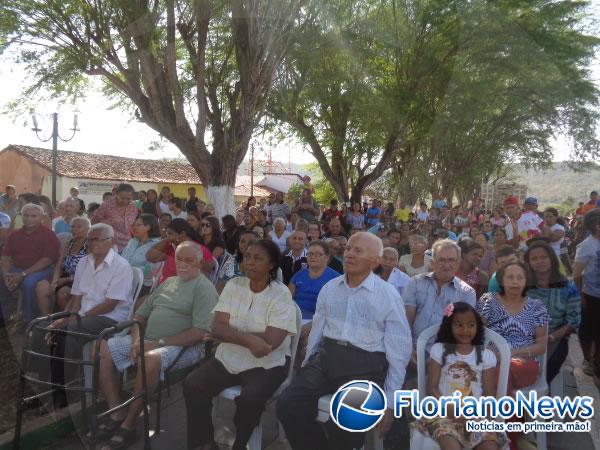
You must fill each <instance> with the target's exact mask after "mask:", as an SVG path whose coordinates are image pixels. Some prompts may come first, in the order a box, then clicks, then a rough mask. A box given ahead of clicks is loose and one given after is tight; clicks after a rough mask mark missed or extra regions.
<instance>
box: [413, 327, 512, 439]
mask: <svg viewBox="0 0 600 450" xmlns="http://www.w3.org/2000/svg"><path fill="white" fill-rule="evenodd" d="M439 328H440V326H439V325H434V326H432V327H429V328H427V329H426V330H424V331H423V332H422V333H421V334H420V335H419V338H418V339H417V379H418V389H419V397H420V398H424V397H425V396H427V373H426V360H427V356H426V354H425V348H426V347H427V343H428V342H429V340H430V339H432V338H433V337H435V336H436V335H437V332H438V330H439ZM485 341H486V347H487V345H488V344H489V343H490V342H492V343H493V344H494V346H495V347H496V348H497V349H498V352H499V353H500V361H499V362H500V374H499V376H498V385H497V388H496V398H500V397H504V396H505V395H506V390H507V386H508V371H509V369H510V347H509V345H508V343H507V342H506V340H505V339H504V338H503V337H502V336H500V335H499V334H498V333H496V332H495V331H492V330H489V329H487V328H486V330H485ZM439 448H440V446H439V445H438V443H437V442H436V441H434V440H433V439H431V438H430V437H429V436H425V435H424V434H422V433H421V432H420V431H419V430H418V429H416V428H414V429H413V430H412V432H411V438H410V450H439Z"/></svg>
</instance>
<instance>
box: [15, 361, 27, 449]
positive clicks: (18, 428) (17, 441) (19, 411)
mask: <svg viewBox="0 0 600 450" xmlns="http://www.w3.org/2000/svg"><path fill="white" fill-rule="evenodd" d="M23 375H24V374H23V368H21V369H20V370H19V394H18V396H17V420H16V422H15V434H14V438H13V449H16V450H19V446H20V445H21V424H22V422H23V394H24V392H25V379H24V378H23Z"/></svg>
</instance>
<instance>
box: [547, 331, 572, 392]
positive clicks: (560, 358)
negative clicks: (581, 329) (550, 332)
mask: <svg viewBox="0 0 600 450" xmlns="http://www.w3.org/2000/svg"><path fill="white" fill-rule="evenodd" d="M568 354H569V339H568V338H567V339H561V340H560V341H558V342H557V343H556V344H555V345H550V346H549V347H548V363H547V368H546V381H547V382H548V383H551V382H552V380H554V377H556V375H558V372H559V370H560V368H561V367H562V365H563V363H564V362H565V359H567V355H568Z"/></svg>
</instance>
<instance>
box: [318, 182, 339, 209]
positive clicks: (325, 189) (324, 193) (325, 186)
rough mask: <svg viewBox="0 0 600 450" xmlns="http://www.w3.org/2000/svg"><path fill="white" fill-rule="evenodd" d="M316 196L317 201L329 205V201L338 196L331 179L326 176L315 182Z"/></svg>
mask: <svg viewBox="0 0 600 450" xmlns="http://www.w3.org/2000/svg"><path fill="white" fill-rule="evenodd" d="M313 188H314V196H315V199H316V200H317V203H319V204H321V205H329V202H331V200H333V199H334V198H337V194H336V192H335V189H334V188H333V186H332V185H331V183H330V182H329V181H327V180H326V179H325V178H321V179H319V180H317V181H316V182H314V183H313Z"/></svg>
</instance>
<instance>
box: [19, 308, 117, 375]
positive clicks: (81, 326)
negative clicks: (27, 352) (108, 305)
mask: <svg viewBox="0 0 600 450" xmlns="http://www.w3.org/2000/svg"><path fill="white" fill-rule="evenodd" d="M116 323H117V322H116V321H114V320H113V319H109V318H108V317H105V316H92V317H83V318H81V321H80V322H78V321H73V322H69V323H68V324H67V325H66V326H65V327H63V328H64V329H66V330H69V331H77V332H82V333H88V334H93V335H98V334H100V332H102V330H104V329H105V328H108V327H110V326H113V325H115V324H116ZM48 325H50V322H41V323H40V324H39V326H40V327H47V326H48ZM45 335H46V332H45V331H41V330H38V329H34V330H33V337H32V346H33V348H34V349H35V350H36V351H38V352H39V353H43V354H50V353H52V354H53V355H54V356H58V357H61V358H71V359H81V354H82V349H83V346H84V345H85V344H86V343H87V342H89V341H90V339H86V338H84V337H76V336H69V335H65V334H59V333H56V334H55V344H53V345H48V344H46V342H45ZM28 363H29V364H28V367H27V368H25V369H26V370H31V371H33V372H37V373H38V376H39V378H40V379H42V380H44V379H48V378H49V376H50V375H51V380H52V382H53V383H57V384H64V383H65V382H66V383H68V382H70V381H71V380H73V379H74V377H75V374H76V373H77V370H78V369H77V366H75V365H74V364H68V363H64V362H63V361H60V360H55V359H53V360H49V359H46V358H39V357H38V358H35V357H30V359H29V361H28Z"/></svg>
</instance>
